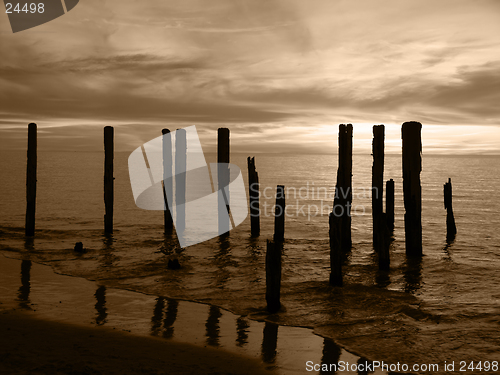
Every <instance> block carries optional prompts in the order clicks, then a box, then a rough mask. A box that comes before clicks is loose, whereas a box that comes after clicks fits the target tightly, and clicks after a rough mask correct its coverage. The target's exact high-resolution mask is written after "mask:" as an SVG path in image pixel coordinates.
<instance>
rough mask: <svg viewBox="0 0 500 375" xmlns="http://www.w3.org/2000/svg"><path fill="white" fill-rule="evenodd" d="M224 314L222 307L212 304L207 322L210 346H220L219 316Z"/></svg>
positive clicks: (207, 341) (207, 335)
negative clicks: (221, 310)
mask: <svg viewBox="0 0 500 375" xmlns="http://www.w3.org/2000/svg"><path fill="white" fill-rule="evenodd" d="M221 316H222V313H221V312H220V309H219V308H218V307H217V306H210V310H209V312H208V319H207V322H206V323H205V328H206V333H205V336H206V338H207V339H206V343H207V345H210V346H215V347H219V346H220V344H219V334H220V327H219V318H220V317H221Z"/></svg>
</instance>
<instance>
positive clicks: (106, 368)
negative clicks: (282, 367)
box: [0, 309, 272, 375]
mask: <svg viewBox="0 0 500 375" xmlns="http://www.w3.org/2000/svg"><path fill="white" fill-rule="evenodd" d="M0 373H2V374H51V375H52V374H79V375H87V374H88V375H96V374H110V375H114V374H117V375H123V374H272V372H271V371H268V370H265V369H264V367H263V366H262V365H261V364H260V363H258V361H257V360H254V359H250V358H245V357H243V356H238V355H236V354H233V353H228V352H225V351H222V350H219V349H213V348H208V347H207V348H202V347H197V346H194V345H189V344H184V343H174V342H171V341H167V340H164V339H160V338H155V337H137V336H133V335H131V334H127V333H125V332H120V331H117V330H113V329H109V328H105V327H99V328H97V327H88V328H84V327H79V326H75V325H70V324H63V323H56V322H50V321H45V320H40V319H38V318H37V317H36V312H34V311H26V312H25V311H19V310H18V309H17V310H4V311H2V312H1V313H0Z"/></svg>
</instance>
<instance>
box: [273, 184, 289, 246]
mask: <svg viewBox="0 0 500 375" xmlns="http://www.w3.org/2000/svg"><path fill="white" fill-rule="evenodd" d="M285 209H286V206H285V187H284V186H283V185H278V186H276V206H275V208H274V241H275V242H283V241H284V240H285Z"/></svg>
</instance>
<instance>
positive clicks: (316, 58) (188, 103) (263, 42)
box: [0, 0, 500, 154]
mask: <svg viewBox="0 0 500 375" xmlns="http://www.w3.org/2000/svg"><path fill="white" fill-rule="evenodd" d="M499 35H500V1H497V0H439V1H436V0H432V1H431V0H405V1H401V0H357V1H353V0H346V1H344V0H210V1H207V0H169V1H163V0H148V1H147V2H146V1H144V2H142V1H135V0H99V1H98V0H81V1H80V3H79V4H78V5H77V6H76V7H75V8H74V9H73V10H71V11H70V12H68V13H67V14H65V15H64V16H62V17H60V18H57V19H55V20H53V21H51V22H49V23H46V24H44V25H41V26H38V27H35V28H32V29H28V30H25V31H21V32H18V33H12V30H11V28H10V25H9V23H8V18H7V15H6V14H5V13H3V15H2V16H1V21H0V47H1V51H2V58H1V59H0V149H25V147H26V129H27V124H28V123H29V122H36V123H37V124H38V126H39V147H40V148H41V149H45V150H76V149H79V150H89V151H93V150H102V128H103V126H105V125H113V126H115V127H116V129H115V137H116V150H117V151H132V150H134V149H135V148H137V147H139V146H140V145H141V144H142V143H144V142H147V141H148V140H150V139H152V138H154V137H156V136H158V135H159V134H160V129H161V128H163V127H165V128H169V129H171V130H174V129H177V128H182V127H186V126H190V125H196V126H197V129H198V132H199V135H200V138H201V141H202V144H203V147H204V148H205V149H206V150H208V151H211V150H213V148H214V146H215V144H216V129H217V128H218V127H228V128H229V129H230V130H231V145H232V150H233V151H234V152H247V153H260V152H283V153H287V152H292V153H297V152H299V153H300V152H303V153H336V151H337V131H338V124H341V123H352V124H354V152H358V153H369V152H370V148H371V127H372V125H375V124H385V125H386V152H388V153H400V152H401V139H400V138H401V124H402V123H403V122H405V121H419V122H421V123H422V124H423V130H422V139H423V152H424V154H425V153H429V154H430V153H446V154H500V105H499V104H500V38H499V37H498V36H499Z"/></svg>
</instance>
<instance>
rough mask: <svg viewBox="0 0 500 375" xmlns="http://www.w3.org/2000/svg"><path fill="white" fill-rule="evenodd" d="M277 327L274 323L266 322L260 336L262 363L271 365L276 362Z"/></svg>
mask: <svg viewBox="0 0 500 375" xmlns="http://www.w3.org/2000/svg"><path fill="white" fill-rule="evenodd" d="M278 327H279V325H277V324H275V323H269V322H266V323H265V324H264V332H263V335H262V346H261V350H262V356H261V357H262V361H263V362H264V363H270V364H273V363H275V362H276V354H277V352H276V348H277V346H278Z"/></svg>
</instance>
